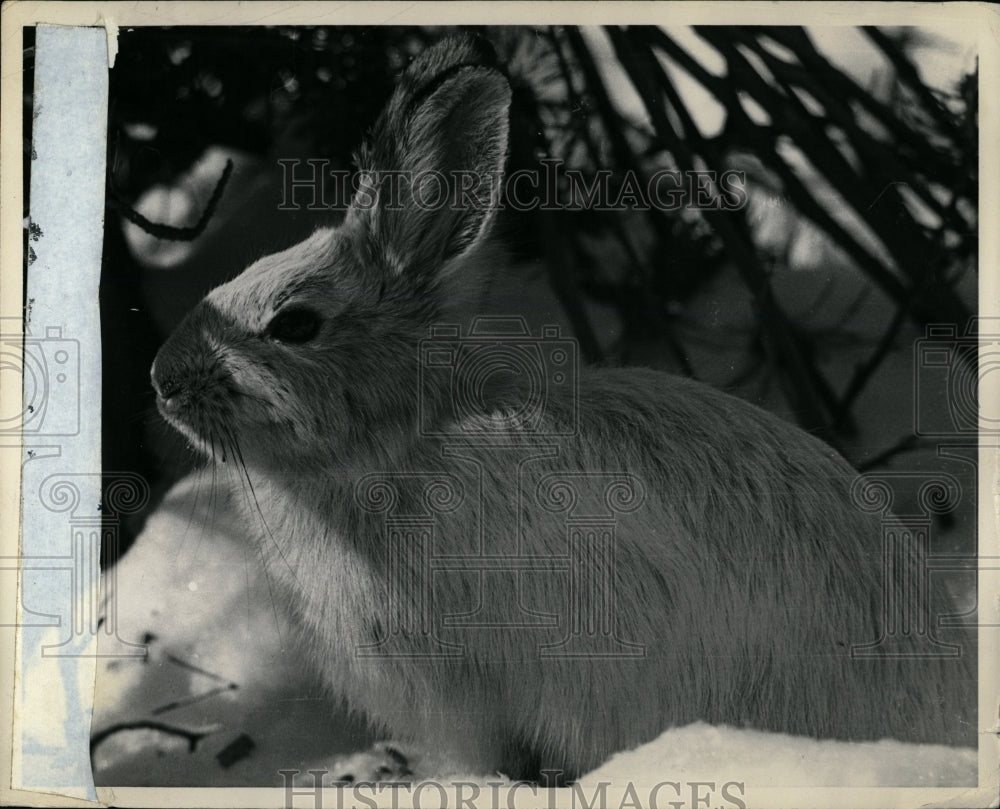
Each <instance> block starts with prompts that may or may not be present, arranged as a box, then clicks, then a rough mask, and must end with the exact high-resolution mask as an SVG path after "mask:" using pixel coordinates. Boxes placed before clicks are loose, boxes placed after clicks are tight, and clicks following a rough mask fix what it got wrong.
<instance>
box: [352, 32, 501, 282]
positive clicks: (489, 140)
mask: <svg viewBox="0 0 1000 809" xmlns="http://www.w3.org/2000/svg"><path fill="white" fill-rule="evenodd" d="M510 98H511V91H510V84H509V82H508V81H507V78H506V76H504V75H503V73H501V72H500V70H499V69H498V68H497V66H496V55H495V54H494V52H493V48H492V47H491V46H490V45H489V44H488V43H487V42H485V41H484V40H482V39H480V38H477V37H461V38H451V39H447V40H444V41H442V42H441V43H439V44H437V45H436V46H434V47H432V48H430V49H428V50H427V51H425V52H424V53H423V54H421V55H420V56H419V57H418V58H417V59H415V60H414V62H413V63H412V64H411V65H410V67H409V68H408V69H407V70H406V72H405V73H404V74H403V76H402V78H401V79H400V82H399V84H398V86H397V88H396V91H395V92H394V93H393V96H392V98H391V99H390V101H389V104H388V106H387V107H386V109H385V111H384V112H383V113H382V116H381V117H380V118H379V120H378V123H377V124H376V125H375V129H374V132H373V134H372V138H371V140H370V142H369V145H367V146H366V147H365V148H364V149H363V150H362V152H361V154H360V156H359V160H358V163H359V168H360V170H361V174H360V186H359V189H358V192H357V194H356V195H355V198H354V201H353V202H352V205H351V210H350V212H349V216H353V217H357V219H358V220H359V221H360V222H361V223H362V225H363V228H364V233H365V239H366V242H367V247H368V250H367V252H368V254H369V255H370V256H371V258H372V259H373V260H375V261H376V262H377V263H379V264H380V265H381V266H382V268H383V269H384V271H386V272H389V273H392V274H401V273H407V274H414V275H415V276H420V275H422V276H429V275H433V274H435V273H438V272H439V271H440V270H441V268H442V267H444V266H445V265H447V264H448V263H449V262H451V261H452V260H453V259H455V258H458V257H460V256H462V255H463V254H465V253H467V252H468V251H469V250H470V249H471V248H472V247H473V246H474V245H475V244H476V243H477V242H478V241H479V240H480V239H481V238H482V237H483V235H484V233H485V232H486V230H487V228H488V226H489V224H490V221H491V220H492V217H493V214H494V212H495V210H496V208H497V204H498V202H499V197H500V186H501V180H502V176H503V167H504V161H505V159H506V156H507V131H508V107H509V106H510Z"/></svg>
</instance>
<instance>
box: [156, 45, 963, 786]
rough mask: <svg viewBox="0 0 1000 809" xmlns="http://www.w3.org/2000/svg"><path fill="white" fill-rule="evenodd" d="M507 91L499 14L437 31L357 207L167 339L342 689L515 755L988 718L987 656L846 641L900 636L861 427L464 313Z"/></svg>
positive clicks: (175, 417) (200, 426)
mask: <svg viewBox="0 0 1000 809" xmlns="http://www.w3.org/2000/svg"><path fill="white" fill-rule="evenodd" d="M510 98H511V90H510V86H509V82H508V80H507V78H506V77H505V75H504V73H503V72H502V71H501V70H500V69H499V68H498V67H497V65H496V58H495V55H494V54H493V52H492V49H491V48H490V46H489V45H487V44H486V43H484V42H482V41H480V40H478V39H476V38H473V37H453V38H449V39H446V40H444V41H442V42H441V43H439V44H438V45H436V46H435V47H432V48H429V49H428V50H427V51H425V52H424V53H423V54H422V55H421V56H419V57H418V58H417V59H415V60H414V61H413V63H412V64H411V65H410V67H409V68H408V69H407V70H406V71H405V73H404V74H403V75H402V77H401V78H400V80H399V83H398V86H397V88H396V90H395V92H394V94H393V95H392V98H391V99H390V100H389V102H388V106H387V107H386V109H385V110H384V112H383V114H382V116H381V117H380V119H379V121H378V122H377V124H376V125H375V127H374V130H373V132H372V135H371V138H370V142H369V143H368V145H367V146H365V147H364V148H363V150H362V151H361V154H360V156H359V163H360V166H359V168H360V171H361V174H360V177H361V182H360V187H359V188H358V190H357V193H356V196H355V198H354V201H353V203H352V205H351V207H350V209H349V211H348V212H347V215H346V218H345V219H344V221H343V222H342V224H340V225H339V226H338V227H331V228H329V229H322V230H319V231H317V232H316V233H314V234H313V235H312V236H311V237H309V238H308V239H306V240H305V241H304V242H302V243H301V244H298V245H296V246H294V247H292V248H290V249H288V250H285V251H284V252H281V253H278V254H276V255H272V256H269V257H267V258H264V259H261V260H260V261H258V262H256V263H254V264H253V265H252V266H250V267H249V268H248V269H247V270H245V271H244V272H243V273H242V274H241V275H240V276H238V277H237V278H236V279H235V280H233V281H231V282H229V283H226V284H224V285H222V286H220V287H218V288H217V289H215V290H214V291H212V292H211V293H210V294H209V295H208V296H207V297H206V298H205V300H204V301H202V302H201V303H200V304H199V305H198V306H197V307H196V308H195V309H194V310H193V311H192V312H190V314H189V315H188V316H187V318H186V319H185V320H184V321H183V323H182V324H181V325H180V326H179V327H178V328H177V330H176V331H175V332H174V334H172V335H171V337H170V338H169V340H168V341H167V342H166V343H165V345H164V346H163V347H162V349H161V350H160V352H159V355H158V356H157V358H156V361H155V363H154V365H153V369H152V380H153V385H154V387H155V389H156V392H157V394H158V398H157V401H158V406H159V409H160V411H161V412H162V414H163V415H164V417H165V418H166V419H167V420H168V421H169V422H170V423H171V424H172V425H174V426H175V427H176V428H177V429H179V430H180V431H181V432H183V433H184V434H185V436H187V438H188V439H189V440H190V441H191V442H192V443H193V444H194V445H195V446H197V447H198V448H199V449H201V450H202V451H204V453H205V454H206V455H208V456H210V457H211V459H212V460H214V461H215V462H216V463H219V464H221V463H225V464H226V467H225V468H227V469H229V470H230V471H231V472H232V474H231V476H230V477H231V482H232V483H233V484H235V485H234V489H233V490H234V492H235V494H234V495H233V496H234V497H235V498H236V500H237V501H239V502H241V503H242V507H243V510H244V513H245V519H246V529H247V532H248V534H250V535H251V537H252V539H253V540H255V541H257V542H258V543H259V546H260V549H261V551H260V552H261V557H262V558H261V561H262V563H263V564H265V565H266V566H267V567H266V569H267V570H268V573H269V575H270V576H271V577H272V578H273V579H274V588H275V600H276V601H280V602H282V603H283V604H287V606H288V608H289V609H290V611H291V612H292V613H293V614H294V616H295V620H296V622H297V625H298V626H300V627H301V629H302V634H303V638H304V642H305V643H306V645H307V647H308V650H309V655H310V657H311V659H312V661H313V662H314V664H315V665H316V666H317V667H318V669H319V670H320V671H321V672H322V675H323V677H324V679H325V681H326V682H327V683H328V685H329V687H330V688H331V689H332V690H334V691H335V692H336V693H337V694H340V695H342V696H343V697H344V698H345V699H346V700H347V701H348V703H349V704H350V705H351V706H353V707H354V708H357V709H359V710H363V711H364V712H366V713H367V715H368V716H369V717H370V719H371V720H372V722H373V723H376V724H377V725H379V726H380V727H381V728H382V729H383V730H384V731H386V732H388V733H390V734H392V735H393V737H394V738H399V739H413V740H417V741H418V742H420V743H423V744H429V745H433V746H434V747H435V749H438V750H442V751H448V752H450V753H452V754H453V755H454V756H455V757H456V759H457V760H459V761H461V762H463V763H464V764H465V765H466V766H467V768H468V771H479V772H491V771H500V772H503V773H506V774H507V775H509V776H511V777H514V778H518V777H537V775H538V773H539V772H540V770H541V769H545V768H550V769H558V770H562V771H563V773H564V778H567V779H571V778H573V777H574V776H578V775H579V774H581V773H583V772H585V771H586V770H587V769H588V768H592V767H594V766H596V765H598V764H600V763H601V762H602V761H603V760H604V759H606V758H607V757H608V756H609V755H610V754H612V753H614V752H616V751H618V750H622V749H626V748H630V747H633V746H635V745H637V744H639V743H642V742H645V741H648V740H651V739H652V738H654V737H656V736H657V735H659V734H660V733H661V732H662V731H663V730H665V729H666V728H668V727H671V726H679V725H684V724H687V723H690V722H694V721H696V720H704V721H707V722H710V723H716V724H728V725H733V726H742V727H750V728H758V729H764V730H774V731H781V732H786V733H792V734H804V735H810V736H814V737H820V738H837V739H859V740H860V739H877V738H881V737H895V738H898V739H902V740H910V741H915V742H941V743H952V744H956V743H972V742H973V739H974V727H973V725H971V724H969V723H968V716H969V714H968V713H963V711H966V710H967V706H964V707H963V705H962V704H961V703H962V702H963V700H965V699H968V700H973V699H974V698H975V697H974V694H975V688H974V685H973V681H972V679H971V675H970V674H969V671H968V658H969V655H967V654H965V655H962V656H958V657H957V658H954V659H943V658H942V659H939V658H934V657H932V658H930V659H918V658H915V657H907V656H895V657H893V656H884V655H883V656H878V655H874V656H865V655H857V654H852V650H856V649H857V648H860V647H862V646H864V644H870V643H873V642H875V641H877V640H878V639H879V638H880V637H882V636H883V635H884V623H885V615H884V612H883V596H884V593H885V585H884V583H883V548H882V523H881V519H882V517H881V515H879V514H874V513H870V512H869V511H865V510H863V509H862V508H860V507H859V506H858V505H857V504H856V503H855V502H854V500H853V499H852V496H851V489H852V484H853V483H854V481H855V479H856V477H857V476H856V473H855V472H854V470H853V469H852V468H851V467H850V466H849V465H848V464H847V463H846V462H845V461H844V460H842V458H841V457H840V456H839V455H838V454H837V453H835V452H834V451H833V450H832V449H830V448H829V447H828V446H826V445H824V444H823V443H821V442H820V441H818V440H816V439H815V438H813V437H811V436H810V435H807V434H806V433H805V432H803V431H801V430H799V429H797V428H796V427H794V426H792V425H790V424H787V423H785V422H784V421H782V420H781V419H779V418H777V417H775V416H773V415H770V414H769V413H767V412H765V411H763V410H761V409H758V408H757V407H755V406H753V405H750V404H748V403H745V402H743V401H741V400H738V399H736V398H733V397H731V396H729V395H726V394H723V393H721V392H718V391H716V390H714V389H712V388H709V387H707V386H704V385H701V384H697V383H695V382H692V381H689V380H686V379H683V378H676V377H674V376H672V375H668V374H666V373H660V372H655V371H652V370H642V369H636V368H625V369H589V368H577V367H576V365H575V360H574V357H573V356H572V351H571V344H569V343H568V342H567V341H566V340H564V339H561V338H559V337H558V335H556V334H555V333H554V332H551V331H550V332H546V333H544V334H542V335H540V336H538V335H525V334H524V333H523V331H521V330H519V329H518V328H515V327H512V326H511V324H512V323H513V324H515V325H516V321H510V322H508V321H490V320H479V321H477V322H475V323H473V324H472V325H471V326H470V325H469V324H467V323H462V324H458V323H456V317H457V316H456V314H455V312H456V311H457V310H456V307H457V306H458V305H459V304H464V303H465V302H467V301H468V300H470V299H474V297H475V295H476V290H477V289H478V288H479V287H478V285H479V283H480V282H481V281H482V279H483V278H484V277H485V276H486V275H487V274H488V273H489V272H492V271H493V267H494V266H496V265H495V263H494V260H493V258H492V257H491V248H490V242H489V240H488V231H489V229H490V224H491V220H492V218H493V213H494V212H495V209H496V206H497V203H498V195H499V190H498V189H499V188H500V183H499V179H500V178H501V177H502V172H503V168H504V161H505V157H506V152H507V145H508V144H507V140H508V107H509V103H510ZM421 183H423V185H421ZM435 194H437V196H435ZM444 195H448V196H447V199H448V200H450V203H452V204H429V203H428V199H430V198H433V201H434V202H437V203H440V202H441V200H442V199H444V198H445V197H444ZM455 203H457V204H455ZM458 326H461V328H460V329H459V328H458ZM505 330H506V331H505ZM223 477H225V476H223Z"/></svg>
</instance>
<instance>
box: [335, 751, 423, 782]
mask: <svg viewBox="0 0 1000 809" xmlns="http://www.w3.org/2000/svg"><path fill="white" fill-rule="evenodd" d="M410 761H411V757H410V755H409V754H408V752H404V750H403V748H402V746H401V745H398V744H395V743H392V742H376V743H375V744H373V745H372V746H371V747H370V748H369V749H368V750H363V751H362V752H360V753H354V754H352V755H350V756H344V757H343V758H341V759H338V761H337V763H336V764H335V765H334V767H333V770H332V772H331V776H332V779H333V782H334V783H339V784H373V783H378V782H386V783H389V782H406V781H410V780H412V778H413V770H412V769H411V766H410Z"/></svg>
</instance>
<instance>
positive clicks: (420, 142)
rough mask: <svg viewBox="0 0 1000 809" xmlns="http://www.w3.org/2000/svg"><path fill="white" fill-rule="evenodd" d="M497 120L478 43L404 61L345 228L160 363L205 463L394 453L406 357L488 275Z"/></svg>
mask: <svg viewBox="0 0 1000 809" xmlns="http://www.w3.org/2000/svg"><path fill="white" fill-rule="evenodd" d="M509 104H510V87H509V84H508V81H507V79H506V77H505V76H504V75H503V73H502V72H501V71H500V70H499V69H498V68H497V66H496V64H495V56H494V54H493V51H492V48H491V47H490V46H489V45H488V44H487V43H485V42H483V41H482V40H479V39H477V38H473V37H461V38H451V39H448V40H444V41H442V42H441V43H439V44H437V45H436V46H434V47H432V48H430V49H428V50H427V51H425V52H424V53H423V54H421V56H419V57H418V58H417V59H416V60H414V62H413V63H412V64H411V65H410V67H409V68H408V69H407V70H406V72H405V73H404V74H403V76H402V77H401V79H400V81H399V84H398V85H397V88H396V90H395V92H394V93H393V95H392V98H391V99H390V100H389V103H388V105H387V107H386V109H385V110H384V112H383V113H382V115H381V117H380V118H379V120H378V122H377V123H376V125H375V127H374V130H373V133H372V136H371V138H370V140H369V142H368V144H367V145H365V146H364V147H363V148H362V150H361V153H360V156H359V161H358V162H359V169H360V171H359V182H358V190H357V192H356V194H355V197H354V199H353V201H352V203H351V206H350V208H349V209H348V211H347V214H346V217H345V218H344V220H343V223H342V224H341V225H339V226H338V227H336V228H328V229H322V230H319V231H317V232H316V233H314V234H313V235H312V236H311V237H310V238H308V239H306V240H305V241H304V242H302V243H300V244H298V245H296V246H295V247H292V248H290V249H288V250H285V251H284V252H282V253H278V254H276V255H272V256H269V257H267V258H264V259H262V260H260V261H258V262H256V263H255V264H253V265H251V266H250V267H249V268H248V269H246V270H245V271H244V272H243V273H242V274H241V275H240V276H238V277H237V278H236V279H235V280H233V281H231V282H229V283H227V284H225V285H223V286H220V287H218V288H216V289H215V290H213V291H212V292H211V293H210V294H209V295H208V296H207V297H206V298H205V300H203V301H202V302H201V303H200V304H199V305H198V306H197V307H196V308H195V309H194V310H193V311H192V312H191V313H190V314H189V315H188V316H187V318H186V319H185V320H184V321H183V322H182V323H181V325H180V326H179V327H178V328H177V329H176V330H175V332H174V333H173V334H172V335H171V337H170V338H169V340H168V341H167V342H166V343H165V344H164V346H163V347H162V348H161V350H160V352H159V354H158V355H157V358H156V361H155V362H154V364H153V368H152V371H151V375H152V380H153V386H154V388H155V389H156V392H157V404H158V406H159V409H160V411H161V413H163V415H164V416H165V417H166V419H167V420H168V421H169V422H170V423H172V424H173V425H174V426H175V427H177V428H178V429H179V430H180V431H181V432H183V433H184V434H185V435H186V436H187V437H188V438H189V439H190V440H191V441H192V442H193V443H194V444H195V445H196V446H198V447H199V448H200V449H202V450H204V451H205V452H208V453H211V454H216V453H217V452H218V451H225V450H229V451H233V450H236V449H237V448H238V449H239V450H240V451H241V452H242V453H243V454H244V455H247V456H251V455H252V456H256V457H258V458H260V459H263V460H265V461H267V460H270V461H273V462H276V463H288V464H295V463H298V462H308V461H309V460H310V459H314V460H316V461H317V462H319V463H324V464H329V463H330V462H336V461H337V460H338V458H339V459H341V460H346V457H345V456H347V455H350V454H352V453H355V452H366V453H370V452H373V451H379V450H382V451H384V452H388V451H390V448H387V447H386V446H385V445H386V443H387V442H388V443H391V440H392V438H391V437H392V436H393V435H395V436H397V437H399V438H400V440H405V434H406V433H407V431H409V432H412V431H414V430H415V422H416V413H417V407H418V401H417V400H418V393H417V359H418V358H417V353H416V351H417V344H418V341H419V340H420V339H422V338H424V337H426V336H427V335H428V327H429V326H430V325H431V324H433V323H434V322H436V321H439V320H441V319H443V318H447V317H448V309H449V307H450V306H451V305H453V304H454V303H456V302H459V303H461V302H462V299H463V298H464V299H466V300H467V299H469V298H470V297H472V296H475V295H476V284H475V279H476V277H477V276H478V275H480V274H481V273H482V272H483V270H484V267H485V265H486V263H487V261H488V259H487V253H488V248H487V244H486V234H487V231H488V229H489V225H490V222H491V219H492V217H493V213H494V211H495V209H496V207H497V203H498V200H499V188H500V179H501V177H502V172H503V165H504V160H505V157H506V150H507V130H508V120H507V119H508V112H507V110H508V106H509ZM425 404H426V403H425Z"/></svg>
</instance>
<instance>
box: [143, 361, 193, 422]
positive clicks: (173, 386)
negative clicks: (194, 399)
mask: <svg viewBox="0 0 1000 809" xmlns="http://www.w3.org/2000/svg"><path fill="white" fill-rule="evenodd" d="M149 378H150V382H152V385H153V390H154V391H156V399H157V404H158V405H159V406H160V408H161V409H164V410H168V411H172V410H176V409H177V407H178V406H179V405H180V404H181V400H182V399H183V398H184V396H183V395H182V394H183V393H184V383H183V382H181V379H180V377H179V376H178V375H177V374H175V373H171V372H170V369H164V368H163V364H162V363H161V362H159V361H156V362H154V363H153V367H152V368H150V369H149Z"/></svg>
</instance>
